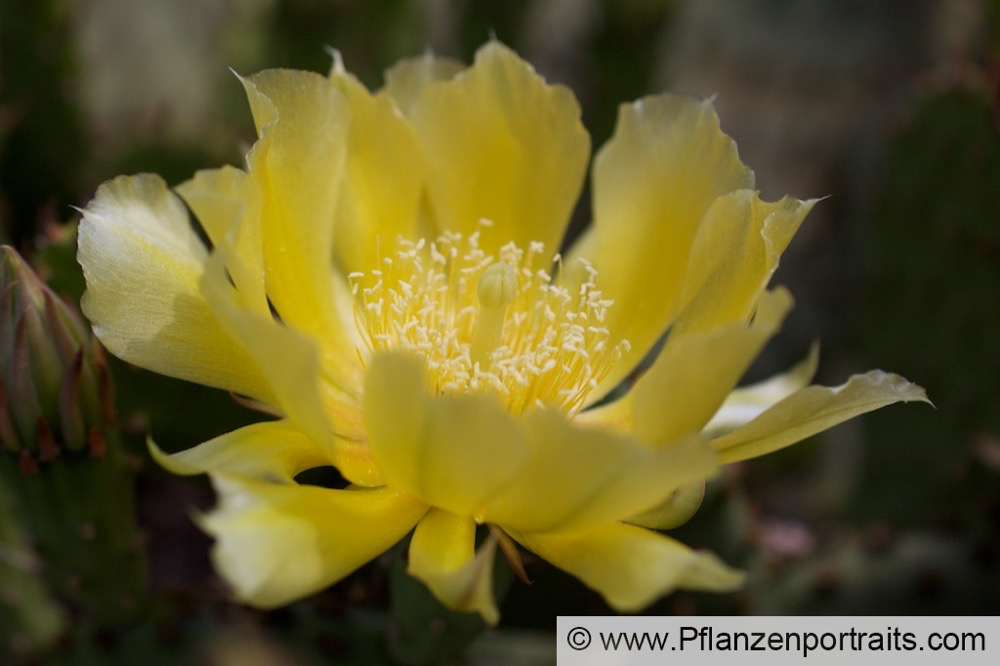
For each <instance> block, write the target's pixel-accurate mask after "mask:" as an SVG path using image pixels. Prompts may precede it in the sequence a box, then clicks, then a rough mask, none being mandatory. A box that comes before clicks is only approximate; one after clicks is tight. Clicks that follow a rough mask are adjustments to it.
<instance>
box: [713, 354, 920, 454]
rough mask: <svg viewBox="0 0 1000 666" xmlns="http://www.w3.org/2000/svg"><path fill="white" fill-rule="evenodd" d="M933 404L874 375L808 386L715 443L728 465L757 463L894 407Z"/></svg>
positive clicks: (916, 390) (895, 379) (911, 388)
mask: <svg viewBox="0 0 1000 666" xmlns="http://www.w3.org/2000/svg"><path fill="white" fill-rule="evenodd" d="M915 400H916V401H921V402H929V400H927V394H926V393H925V392H924V389H922V388H921V387H919V386H917V385H916V384H913V383H911V382H908V381H907V380H905V379H903V378H902V377H900V376H899V375H894V374H891V373H888V372H882V371H881V370H872V371H870V372H867V373H865V374H863V375H854V376H853V377H851V378H850V379H849V380H848V381H847V383H846V384H842V385H840V386H837V387H834V388H828V387H825V386H809V387H807V388H804V389H802V390H800V391H796V392H795V393H793V394H791V395H790V396H788V397H787V398H785V399H784V400H781V401H779V402H778V403H777V404H775V405H773V406H772V407H771V408H770V409H768V410H767V411H765V412H764V413H763V414H761V415H760V416H758V417H757V418H755V419H753V420H752V421H750V422H749V423H747V424H746V425H744V426H743V427H742V428H739V429H737V430H734V431H733V432H731V433H729V434H727V435H723V436H722V437H719V438H716V439H713V440H712V445H713V446H715V448H716V449H717V450H718V451H719V453H720V455H721V456H722V459H723V460H724V461H725V462H736V461H738V460H746V459H747V458H756V457H757V456H762V455H764V454H765V453H770V452H772V451H776V450H777V449H780V448H782V447H785V446H788V445H789V444H794V443H795V442H798V441H801V440H803V439H805V438H806V437H809V436H811V435H815V434H816V433H818V432H821V431H823V430H826V429H827V428H831V427H833V426H835V425H837V424H838V423H841V422H843V421H846V420H847V419H850V418H854V417H855V416H858V415H859V414H864V413H865V412H870V411H873V410H876V409H879V408H880V407H885V406H886V405H891V404H893V403H895V402H911V401H915Z"/></svg>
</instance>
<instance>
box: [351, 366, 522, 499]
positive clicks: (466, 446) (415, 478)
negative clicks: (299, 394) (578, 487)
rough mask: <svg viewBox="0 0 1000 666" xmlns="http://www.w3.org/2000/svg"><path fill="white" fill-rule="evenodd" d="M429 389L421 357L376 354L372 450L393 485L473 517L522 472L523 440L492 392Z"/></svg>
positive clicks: (369, 389) (367, 397)
mask: <svg viewBox="0 0 1000 666" xmlns="http://www.w3.org/2000/svg"><path fill="white" fill-rule="evenodd" d="M427 386H428V379H427V377H426V374H425V372H424V367H423V362H422V361H421V360H420V359H419V358H417V357H414V356H410V355H406V354H399V353H395V354H379V355H377V356H375V357H374V358H373V359H372V363H371V366H370V368H369V370H368V376H367V379H366V381H365V394H364V418H365V427H366V431H367V434H368V440H369V446H370V448H371V451H372V455H373V456H374V458H375V460H376V461H377V463H378V465H379V467H380V468H381V469H382V472H383V474H384V475H385V479H386V482H387V483H388V484H389V485H390V486H392V487H393V488H396V489H398V490H401V491H403V492H407V493H410V494H412V495H414V496H416V497H419V498H420V499H421V500H423V501H424V502H426V503H427V504H432V505H434V506H437V507H441V508H444V509H447V510H448V511H451V512H452V513H457V514H459V515H471V514H473V513H475V512H476V511H477V510H479V509H480V508H481V507H482V506H483V505H484V504H485V503H486V502H487V501H488V500H489V499H490V498H491V497H493V495H495V494H496V493H497V492H499V491H500V489H501V488H503V487H504V486H506V485H507V484H509V483H511V481H512V480H513V478H514V477H515V475H516V474H517V473H518V470H519V469H520V467H521V465H522V463H523V461H524V459H525V457H526V452H525V443H524V439H523V437H522V436H521V434H520V433H519V432H518V429H517V427H516V425H515V423H514V421H513V419H512V418H511V417H510V416H509V415H508V414H507V412H505V411H504V410H503V408H501V407H500V405H499V403H498V402H497V401H496V399H495V398H494V397H493V396H489V395H471V396H463V397H448V396H446V397H439V398H432V397H431V396H430V395H429V394H428V392H427Z"/></svg>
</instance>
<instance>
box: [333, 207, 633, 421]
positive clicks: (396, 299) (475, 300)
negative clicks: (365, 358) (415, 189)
mask: <svg viewBox="0 0 1000 666" xmlns="http://www.w3.org/2000/svg"><path fill="white" fill-rule="evenodd" d="M484 223H485V221H484ZM486 224H488V223H486ZM479 235H480V232H479V231H476V232H474V233H472V234H470V235H468V236H463V235H462V234H458V233H454V232H445V233H444V234H443V235H442V236H441V237H439V238H438V239H437V240H434V241H430V242H428V241H427V240H426V239H420V240H418V241H411V240H407V239H403V238H400V239H397V241H396V243H395V247H394V248H393V249H392V251H391V252H390V253H388V256H384V257H382V258H381V260H380V262H379V268H377V269H375V270H372V271H369V272H367V273H352V274H351V275H349V276H348V277H349V279H350V281H351V289H352V291H353V293H354V295H355V317H356V319H357V321H358V329H359V330H360V331H362V332H363V336H364V338H365V342H366V344H367V346H368V349H369V351H371V352H378V351H384V350H393V349H397V350H398V349H403V350H409V351H413V352H416V353H419V354H420V355H422V356H423V357H424V358H425V360H426V363H427V368H428V370H429V374H430V377H431V383H432V386H431V389H432V390H433V391H434V392H436V393H438V394H470V393H478V392H484V391H492V392H494V393H495V394H496V395H497V396H498V397H499V398H500V400H501V402H503V403H504V405H505V406H506V407H507V409H508V410H509V411H510V412H512V413H514V414H518V413H520V412H522V411H524V410H525V409H527V408H529V407H533V406H553V407H557V408H560V409H562V410H564V411H565V412H567V413H570V414H572V413H575V412H577V411H579V410H580V409H581V408H582V407H583V404H584V400H585V398H586V396H587V394H588V393H589V392H590V390H591V389H592V388H594V387H595V386H596V385H597V383H598V382H599V381H601V379H603V378H604V376H605V375H606V374H607V373H608V371H609V370H610V369H611V366H612V365H613V364H614V363H615V361H617V360H618V359H619V358H620V357H621V355H622V353H623V351H624V350H627V348H628V342H627V341H625V340H621V341H619V342H618V343H617V344H612V342H611V335H610V333H609V331H608V329H607V328H605V327H604V326H603V322H604V319H605V314H606V313H607V310H608V308H609V307H611V305H612V301H611V300H608V299H605V298H602V295H601V292H600V290H598V289H597V288H596V278H597V271H596V270H595V269H594V268H593V267H592V266H590V265H589V264H586V263H585V262H581V268H582V271H580V275H581V276H582V277H581V278H580V279H578V280H576V282H577V283H578V285H579V286H574V287H573V288H572V290H571V289H570V288H568V287H567V286H564V285H563V284H562V283H561V282H562V281H561V280H559V279H553V277H552V275H551V274H550V273H549V272H548V270H547V269H551V266H543V265H542V263H543V262H544V261H545V260H546V258H547V257H546V256H544V255H545V251H544V246H543V245H542V244H541V243H531V244H530V245H529V247H528V248H527V250H524V249H522V248H520V247H518V246H517V245H515V244H513V243H509V244H507V245H505V246H503V247H502V248H500V250H499V253H498V254H499V256H498V257H496V258H494V257H493V256H490V255H488V254H487V253H486V252H484V251H483V250H482V249H481V248H480V247H479ZM498 262H499V263H502V264H506V265H508V266H510V267H511V268H512V269H513V274H514V275H515V276H516V278H517V292H516V294H515V295H514V297H513V299H512V300H510V302H509V303H506V304H505V306H506V310H505V311H503V316H502V319H500V320H498V324H497V325H499V326H501V327H502V328H501V330H500V332H499V336H497V339H498V344H496V346H495V347H493V348H492V349H491V350H488V352H487V353H486V354H485V356H483V355H482V354H480V353H474V350H473V340H474V338H476V331H477V325H479V326H480V327H481V326H482V325H492V324H486V322H487V321H488V320H487V319H486V314H487V313H486V310H487V309H488V307H490V306H488V305H484V304H482V303H480V300H479V294H478V293H477V291H478V286H479V283H480V279H481V278H482V277H483V274H484V273H485V272H486V271H487V269H488V268H490V267H491V266H493V265H495V264H497V263H498ZM555 263H556V267H557V268H562V266H561V264H562V262H561V259H559V257H558V256H557V257H556V259H555ZM501 307H503V306H501ZM479 337H480V338H482V336H481V335H480V336H479ZM477 357H479V358H477Z"/></svg>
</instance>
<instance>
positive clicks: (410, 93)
mask: <svg viewBox="0 0 1000 666" xmlns="http://www.w3.org/2000/svg"><path fill="white" fill-rule="evenodd" d="M463 69H465V65H463V64H462V63H460V62H459V61H457V60H452V59H451V58H445V57H442V56H437V55H434V54H433V53H430V52H428V53H425V54H424V55H422V56H420V57H417V58H405V59H403V60H400V61H399V62H397V63H396V64H395V65H393V66H392V67H390V68H389V69H388V70H387V71H386V73H385V88H383V89H382V92H383V93H384V94H386V95H388V96H389V97H391V98H392V100H393V101H394V102H395V103H396V105H397V106H398V107H399V109H400V111H402V112H403V114H404V115H407V116H408V115H410V114H411V113H412V111H413V107H414V105H415V104H416V102H417V99H418V98H419V97H420V92H421V91H422V90H423V89H424V87H425V86H427V85H428V84H430V83H433V82H435V81H446V80H448V79H450V78H452V77H454V76H455V75H456V74H458V73H459V72H460V71H462V70H463Z"/></svg>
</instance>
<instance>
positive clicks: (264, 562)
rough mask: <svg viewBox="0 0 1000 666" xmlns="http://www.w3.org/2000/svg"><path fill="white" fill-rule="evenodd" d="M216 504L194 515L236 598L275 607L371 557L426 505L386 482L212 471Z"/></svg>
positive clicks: (402, 533)
mask: <svg viewBox="0 0 1000 666" xmlns="http://www.w3.org/2000/svg"><path fill="white" fill-rule="evenodd" d="M212 481H213V483H214V486H215V490H216V492H217V493H218V495H219V506H218V508H216V509H215V510H213V511H211V512H210V513H208V514H206V515H204V516H202V517H201V518H200V520H199V523H200V525H201V527H202V529H204V530H205V531H206V532H208V533H209V534H210V535H212V536H213V537H214V538H215V545H214V546H213V548H212V560H213V562H214V564H215V567H216V570H217V571H218V572H219V573H220V574H221V575H222V577H223V578H224V579H225V580H226V582H228V583H229V585H230V586H231V587H232V589H233V592H234V594H235V596H236V598H237V599H239V600H240V601H243V602H245V603H248V604H251V605H253V606H257V607H260V608H275V607H277V606H282V605H285V604H288V603H291V602H292V601H295V600H297V599H300V598H302V597H304V596H307V595H309V594H312V593H314V592H317V591H319V590H321V589H323V588H325V587H327V586H328V585H331V584H333V583H335V582H337V581H338V580H340V579H341V578H343V577H344V576H346V575H348V574H349V573H351V572H352V571H354V570H355V569H357V568H358V567H360V566H361V565H363V564H365V563H366V562H368V561H370V560H372V559H373V558H375V557H378V556H379V555H381V554H382V553H383V552H385V551H386V550H387V549H389V548H390V547H392V546H393V545H394V544H395V543H396V542H398V541H399V540H400V539H401V538H403V536H405V535H406V533H407V532H408V531H410V529H411V528H412V527H413V526H414V524H416V522H417V521H418V520H419V519H420V517H421V516H422V515H423V514H424V513H425V512H426V511H427V507H426V506H425V505H423V504H421V503H420V502H418V501H417V500H415V499H413V498H412V497H408V496H406V495H401V494H399V493H396V492H393V491H392V490H389V489H387V488H381V489H373V490H368V489H366V490H331V489H329V488H320V487H318V486H302V485H297V484H293V485H286V484H274V483H267V482H263V481H257V480H252V479H247V478H243V477H238V476H231V475H226V474H216V475H213V476H212Z"/></svg>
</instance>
